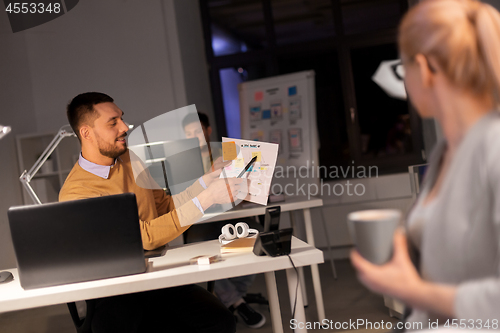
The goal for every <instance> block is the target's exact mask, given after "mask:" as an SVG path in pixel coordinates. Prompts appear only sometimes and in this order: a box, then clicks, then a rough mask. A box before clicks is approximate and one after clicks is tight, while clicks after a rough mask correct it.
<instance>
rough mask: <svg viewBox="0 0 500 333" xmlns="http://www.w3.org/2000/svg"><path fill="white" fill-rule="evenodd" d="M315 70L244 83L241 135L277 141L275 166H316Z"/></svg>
mask: <svg viewBox="0 0 500 333" xmlns="http://www.w3.org/2000/svg"><path fill="white" fill-rule="evenodd" d="M314 76H315V73H314V71H312V70H311V71H303V72H298V73H293V74H287V75H280V76H274V77H270V78H265V79H260V80H254V81H248V82H244V83H241V84H239V85H238V90H239V95H240V113H241V114H240V119H241V138H242V139H246V140H255V141H264V142H271V143H277V144H279V145H280V146H279V152H278V160H277V163H276V165H277V166H281V167H283V168H284V169H285V170H286V167H287V166H295V167H297V168H298V167H307V168H308V169H309V168H312V167H314V166H319V159H318V149H319V138H318V130H317V123H316V93H315V86H314Z"/></svg>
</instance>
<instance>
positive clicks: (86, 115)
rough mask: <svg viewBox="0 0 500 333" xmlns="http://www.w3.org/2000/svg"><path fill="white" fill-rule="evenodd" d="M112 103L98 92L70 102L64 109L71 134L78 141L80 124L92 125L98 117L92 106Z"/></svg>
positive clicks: (78, 97)
mask: <svg viewBox="0 0 500 333" xmlns="http://www.w3.org/2000/svg"><path fill="white" fill-rule="evenodd" d="M113 101H114V100H113V99H112V98H111V97H110V96H108V95H106V94H103V93H99V92H87V93H83V94H80V95H78V96H76V97H75V98H73V99H72V100H71V102H70V103H69V104H68V106H67V108H66V115H67V116H68V122H69V124H70V126H71V128H72V129H73V132H75V134H76V136H77V137H78V139H79V140H80V141H81V138H80V127H81V126H82V124H83V123H86V124H88V125H92V124H93V123H94V120H95V119H96V118H97V116H98V113H97V111H96V110H95V109H94V105H96V104H100V103H106V102H110V103H113Z"/></svg>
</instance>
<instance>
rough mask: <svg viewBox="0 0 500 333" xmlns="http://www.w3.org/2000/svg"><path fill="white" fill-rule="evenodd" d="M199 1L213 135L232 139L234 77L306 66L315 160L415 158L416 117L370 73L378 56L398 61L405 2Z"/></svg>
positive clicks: (391, 165)
mask: <svg viewBox="0 0 500 333" xmlns="http://www.w3.org/2000/svg"><path fill="white" fill-rule="evenodd" d="M200 6H201V14H202V18H203V26H204V35H205V42H206V43H205V44H206V53H207V57H208V62H209V64H210V78H211V87H212V94H213V100H214V107H215V112H216V117H217V125H218V126H217V127H218V129H219V134H220V135H221V136H227V135H230V136H232V137H239V105H238V104H237V102H236V99H237V98H238V91H237V88H236V87H234V84H236V83H240V82H244V81H248V80H255V79H259V78H265V77H271V76H275V75H280V74H286V73H293V72H298V71H303V70H314V71H315V72H316V112H317V115H316V118H317V120H318V133H319V136H320V151H319V158H320V163H321V165H324V166H327V167H329V166H334V165H335V166H343V165H344V166H345V165H352V163H355V164H356V165H366V166H377V167H378V171H379V174H386V173H392V172H406V171H407V167H408V165H412V164H419V163H422V162H424V160H423V157H422V146H423V139H422V134H421V133H422V131H421V120H420V118H419V117H418V115H417V114H416V112H415V111H414V110H413V108H412V107H411V106H409V105H408V103H407V102H406V101H401V100H396V99H393V98H390V97H389V96H388V95H387V94H386V93H385V92H384V91H383V90H382V89H381V88H380V87H378V86H377V85H376V84H375V83H374V82H373V81H372V80H371V77H372V75H373V74H374V73H375V70H376V69H377V67H378V66H379V64H380V62H381V61H383V60H394V59H397V58H398V53H397V49H396V31H397V24H398V22H399V21H400V19H401V17H402V16H403V14H404V13H405V11H406V10H407V9H408V2H407V0H200ZM221 40H223V41H225V44H224V43H222V44H217V43H220V41H221ZM235 128H236V130H235Z"/></svg>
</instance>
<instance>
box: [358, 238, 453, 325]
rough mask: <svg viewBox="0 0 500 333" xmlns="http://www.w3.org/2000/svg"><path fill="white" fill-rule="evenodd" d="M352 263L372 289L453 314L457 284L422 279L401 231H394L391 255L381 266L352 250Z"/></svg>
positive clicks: (427, 308) (409, 303)
mask: <svg viewBox="0 0 500 333" xmlns="http://www.w3.org/2000/svg"><path fill="white" fill-rule="evenodd" d="M351 262H352V264H353V265H354V267H355V268H356V270H357V271H358V278H359V280H360V281H361V282H362V283H363V284H364V285H365V286H366V287H368V288H369V289H371V290H373V291H374V292H377V293H380V294H384V295H387V296H390V297H394V298H397V299H400V300H402V301H403V302H404V303H406V304H407V305H409V306H411V307H412V308H417V309H421V310H424V311H428V312H433V313H436V314H441V315H445V316H448V317H455V309H454V300H455V295H456V291H457V287H456V286H452V285H444V284H437V283H432V282H428V281H424V280H422V279H421V278H420V276H419V275H418V272H417V270H416V269H415V267H414V266H413V264H412V262H411V260H410V255H409V254H408V247H407V242H406V237H405V235H404V233H403V232H402V231H400V230H397V231H396V232H395V233H394V255H393V256H392V259H391V261H389V262H388V263H387V264H384V265H381V266H379V265H374V264H372V263H370V262H369V261H367V260H365V259H364V258H363V257H361V255H360V254H359V253H358V251H356V250H353V251H352V252H351Z"/></svg>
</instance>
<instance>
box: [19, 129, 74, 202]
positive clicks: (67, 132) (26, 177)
mask: <svg viewBox="0 0 500 333" xmlns="http://www.w3.org/2000/svg"><path fill="white" fill-rule="evenodd" d="M69 136H76V134H75V133H73V131H72V130H71V127H70V126H69V125H64V126H63V127H61V128H60V129H59V132H57V134H56V136H55V137H54V139H52V141H51V142H50V143H49V145H48V146H47V148H45V150H44V151H43V153H42V155H40V157H39V158H38V159H37V160H36V162H35V164H34V165H33V166H32V167H31V169H30V170H29V171H26V170H24V172H23V174H22V175H21V177H19V180H20V181H21V183H22V184H23V186H24V188H25V189H26V191H28V194H29V195H30V197H31V199H32V200H33V202H34V203H35V204H38V205H41V204H42V202H41V201H40V199H39V198H38V196H37V195H36V193H35V191H34V190H33V188H32V187H31V185H30V182H31V180H32V179H33V177H34V176H35V174H36V173H37V172H38V170H40V168H41V167H42V165H43V164H44V163H45V161H47V159H48V158H49V157H50V155H51V154H52V152H53V151H54V150H55V149H56V148H57V146H58V145H59V143H60V142H61V141H62V139H64V138H66V137H69Z"/></svg>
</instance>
